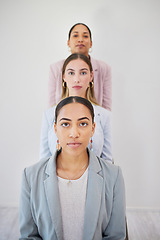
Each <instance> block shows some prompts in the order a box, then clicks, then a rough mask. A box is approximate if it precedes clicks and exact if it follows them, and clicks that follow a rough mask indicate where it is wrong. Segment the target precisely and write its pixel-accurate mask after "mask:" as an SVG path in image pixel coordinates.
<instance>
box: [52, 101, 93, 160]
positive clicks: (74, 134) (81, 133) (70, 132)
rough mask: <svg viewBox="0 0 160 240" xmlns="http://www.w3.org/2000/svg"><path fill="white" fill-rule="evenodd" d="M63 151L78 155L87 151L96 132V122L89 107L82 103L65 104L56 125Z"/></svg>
mask: <svg viewBox="0 0 160 240" xmlns="http://www.w3.org/2000/svg"><path fill="white" fill-rule="evenodd" d="M54 128H55V133H56V135H57V137H58V139H59V142H60V146H61V147H62V152H66V153H68V154H70V155H74V156H78V155H80V154H82V153H83V152H84V151H86V148H87V146H88V144H89V140H90V138H91V137H92V136H93V134H94V130H95V123H92V117H91V113H90V111H89V109H88V108H87V107H86V106H84V105H83V104H81V103H69V104H67V105H65V106H63V107H62V108H61V110H60V112H59V114H58V117H57V123H56V124H55V125H54Z"/></svg>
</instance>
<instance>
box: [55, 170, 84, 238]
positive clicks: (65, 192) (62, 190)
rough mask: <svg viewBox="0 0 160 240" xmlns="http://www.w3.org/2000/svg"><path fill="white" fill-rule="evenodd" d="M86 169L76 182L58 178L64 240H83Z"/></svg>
mask: <svg viewBox="0 0 160 240" xmlns="http://www.w3.org/2000/svg"><path fill="white" fill-rule="evenodd" d="M87 180H88V168H87V170H86V171H85V172H84V174H83V175H82V176H81V177H80V178H79V179H77V180H70V182H69V180H68V179H63V178H60V177H58V188H59V196H60V205H61V213H62V225H63V238H64V240H83V225H84V214H85V202H86V191H87Z"/></svg>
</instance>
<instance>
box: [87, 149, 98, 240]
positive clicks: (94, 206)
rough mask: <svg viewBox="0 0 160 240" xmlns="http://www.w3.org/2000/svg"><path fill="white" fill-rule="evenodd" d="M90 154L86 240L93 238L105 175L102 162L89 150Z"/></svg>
mask: <svg viewBox="0 0 160 240" xmlns="http://www.w3.org/2000/svg"><path fill="white" fill-rule="evenodd" d="M89 155H90V162H89V173H88V185H87V196H86V208H85V219H84V240H90V239H93V236H94V233H95V230H96V226H97V221H98V217H99V211H100V206H101V197H102V189H103V177H102V176H101V175H100V174H99V173H100V172H101V167H100V164H99V162H98V160H97V157H96V156H95V155H94V154H93V153H92V152H91V151H89Z"/></svg>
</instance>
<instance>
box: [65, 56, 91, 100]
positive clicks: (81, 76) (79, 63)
mask: <svg viewBox="0 0 160 240" xmlns="http://www.w3.org/2000/svg"><path fill="white" fill-rule="evenodd" d="M92 79H93V72H90V69H89V66H88V64H87V63H86V62H84V61H83V60H82V59H76V60H72V61H70V62H69V63H68V65H67V66H66V69H65V73H64V76H63V80H64V81H65V82H66V84H67V87H68V89H69V96H79V97H83V98H86V91H87V88H88V87H89V82H91V81H92Z"/></svg>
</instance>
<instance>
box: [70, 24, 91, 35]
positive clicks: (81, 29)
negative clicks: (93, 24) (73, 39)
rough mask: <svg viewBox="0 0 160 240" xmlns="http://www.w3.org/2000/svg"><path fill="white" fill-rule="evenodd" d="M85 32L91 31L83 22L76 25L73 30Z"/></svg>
mask: <svg viewBox="0 0 160 240" xmlns="http://www.w3.org/2000/svg"><path fill="white" fill-rule="evenodd" d="M73 32H85V33H88V34H89V31H88V28H87V27H86V26H84V25H82V24H79V25H76V26H75V27H74V28H73V29H72V32H71V34H72V33H73Z"/></svg>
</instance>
